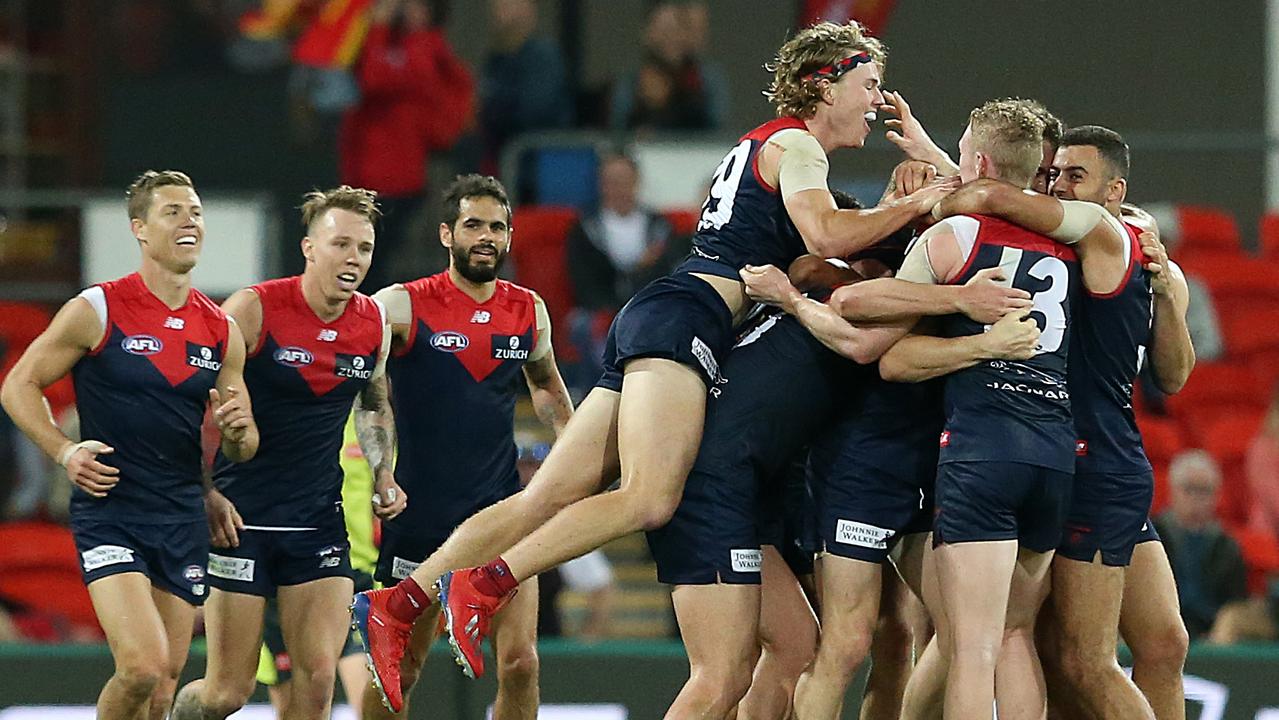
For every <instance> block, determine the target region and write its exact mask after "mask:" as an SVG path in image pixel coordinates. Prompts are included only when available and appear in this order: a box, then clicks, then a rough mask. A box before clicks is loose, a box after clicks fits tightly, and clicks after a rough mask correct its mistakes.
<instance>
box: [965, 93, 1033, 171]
mask: <svg viewBox="0 0 1279 720" xmlns="http://www.w3.org/2000/svg"><path fill="white" fill-rule="evenodd" d="M968 124H969V125H970V126H972V131H973V136H972V137H973V150H975V151H977V152H980V153H981V154H983V155H985V156H986V157H988V158H990V161H991V163H992V164H993V165H994V166H995V170H996V171H998V172H999V177H1000V178H1001V179H1003V180H1006V181H1008V182H1010V183H1013V184H1016V185H1023V186H1027V187H1029V186H1030V182H1031V180H1033V179H1034V177H1035V172H1036V171H1038V170H1039V163H1040V162H1041V161H1042V160H1043V159H1044V149H1043V148H1044V145H1043V143H1044V117H1043V106H1042V105H1040V104H1039V103H1037V102H1035V101H1034V100H1022V99H1020V98H1004V99H1001V100H991V101H990V102H988V103H986V104H985V105H982V106H981V107H978V108H975V109H973V111H972V112H971V113H970V114H969V115H968Z"/></svg>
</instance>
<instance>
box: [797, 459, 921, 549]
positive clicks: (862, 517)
mask: <svg viewBox="0 0 1279 720" xmlns="http://www.w3.org/2000/svg"><path fill="white" fill-rule="evenodd" d="M855 450H856V449H855V448H848V449H847V450H846V451H845V452H841V453H840V455H839V457H838V458H837V459H836V461H835V462H834V463H833V464H832V465H830V466H829V467H827V468H817V467H816V466H815V467H814V471H815V472H814V478H813V480H812V481H813V483H814V485H817V484H820V486H821V487H820V490H819V493H820V497H821V502H820V504H819V506H818V515H817V537H818V548H819V550H820V551H822V552H827V553H830V554H832V555H838V556H839V557H844V558H850V559H853V560H861V561H863V562H869V563H881V562H883V561H884V560H885V559H887V558H888V553H889V551H890V550H892V548H893V545H894V544H896V543H897V541H898V540H899V539H901V537H902V536H903V535H909V534H912V533H921V532H925V533H926V532H928V531H929V530H930V529H931V526H932V520H933V488H932V486H931V484H928V483H924V484H923V486H921V484H920V483H918V482H911V481H909V480H907V479H905V478H902V477H899V476H898V475H896V474H894V473H890V472H886V471H884V470H880V469H879V468H876V467H872V466H870V465H864V464H861V463H859V462H857V459H856V456H857V453H856V452H855Z"/></svg>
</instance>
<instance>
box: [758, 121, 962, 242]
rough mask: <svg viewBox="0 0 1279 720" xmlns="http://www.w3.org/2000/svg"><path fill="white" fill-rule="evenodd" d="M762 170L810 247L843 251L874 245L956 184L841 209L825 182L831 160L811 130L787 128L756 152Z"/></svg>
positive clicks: (935, 185)
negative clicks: (872, 204)
mask: <svg viewBox="0 0 1279 720" xmlns="http://www.w3.org/2000/svg"><path fill="white" fill-rule="evenodd" d="M758 163H759V172H760V176H761V177H762V178H763V179H764V181H765V182H767V183H769V184H770V185H773V186H774V187H777V188H778V189H779V192H780V193H781V195H782V202H783V203H784V204H785V205H786V212H787V214H788V215H790V218H791V221H792V222H793V223H795V228H796V229H797V230H799V234H800V236H801V237H802V238H803V239H804V245H805V246H806V247H807V248H808V250H809V252H811V253H813V254H814V255H818V256H820V257H824V258H835V257H845V256H847V255H851V254H853V253H855V252H857V251H858V250H862V249H865V248H867V247H870V246H871V245H874V244H875V243H876V242H879V241H880V240H882V239H884V238H886V237H888V236H889V235H891V234H892V233H894V232H896V231H897V230H898V229H900V228H901V227H902V226H904V225H906V223H908V222H910V221H911V220H913V219H915V218H916V217H919V216H920V215H922V214H924V213H927V212H928V211H929V210H931V209H932V207H933V205H935V204H936V203H937V201H939V200H941V199H942V198H943V197H945V196H946V194H947V193H949V192H950V191H951V190H953V189H954V188H955V187H956V186H957V184H956V183H955V182H953V181H951V180H935V181H933V182H932V183H929V184H928V185H925V186H924V187H923V188H921V189H920V190H919V191H917V192H915V193H913V194H911V195H907V196H906V197H903V198H901V199H897V200H891V201H888V202H885V203H882V204H880V205H878V206H876V207H873V208H869V209H865V210H853V209H844V210H842V209H840V208H839V207H837V206H836V204H835V199H834V197H832V196H831V193H830V190H829V189H828V186H827V182H826V181H827V175H828V173H829V169H830V163H829V161H828V160H827V159H826V152H825V151H824V150H823V149H822V146H821V145H820V144H819V143H818V142H817V139H816V138H815V137H813V136H812V135H811V134H809V133H807V132H805V131H802V130H796V129H791V130H783V131H781V132H778V133H776V134H774V135H773V136H772V137H771V138H769V140H768V142H767V143H765V146H764V148H763V149H762V150H760V153H759V156H758Z"/></svg>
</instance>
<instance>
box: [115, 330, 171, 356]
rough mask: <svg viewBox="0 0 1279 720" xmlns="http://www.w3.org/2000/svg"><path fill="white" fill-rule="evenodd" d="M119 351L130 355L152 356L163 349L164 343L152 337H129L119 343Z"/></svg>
mask: <svg viewBox="0 0 1279 720" xmlns="http://www.w3.org/2000/svg"><path fill="white" fill-rule="evenodd" d="M120 349H121V350H124V351H125V352H127V353H130V354H132V355H154V354H156V353H158V352H160V351H161V350H163V349H164V343H162V342H160V338H157V337H154V336H152V335H130V336H129V337H127V338H125V339H123V340H121V341H120Z"/></svg>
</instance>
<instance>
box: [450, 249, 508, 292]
mask: <svg viewBox="0 0 1279 720" xmlns="http://www.w3.org/2000/svg"><path fill="white" fill-rule="evenodd" d="M474 247H475V246H471V247H469V248H466V249H462V248H460V247H458V246H456V245H454V246H453V249H452V250H451V252H452V253H453V267H455V268H457V272H458V274H459V275H461V276H462V277H464V278H466V279H467V280H469V281H471V282H473V283H486V282H493V281H494V280H496V279H497V274H498V272H499V271H500V270H501V269H502V263H504V262H506V253H505V252H503V251H502V250H500V249H497V248H496V246H494V248H495V250H496V252H497V255H496V256H495V257H494V258H493V265H492V266H480V265H476V264H474V263H472V262H471V250H472V249H473V248H474Z"/></svg>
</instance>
